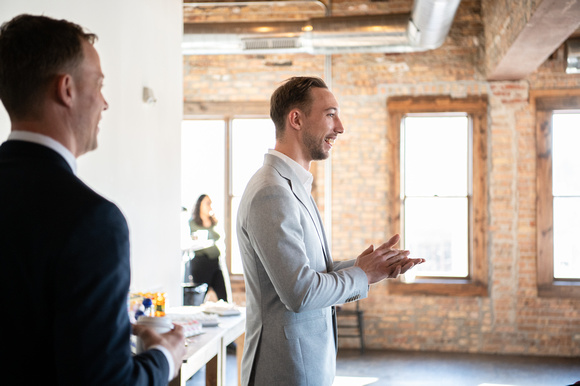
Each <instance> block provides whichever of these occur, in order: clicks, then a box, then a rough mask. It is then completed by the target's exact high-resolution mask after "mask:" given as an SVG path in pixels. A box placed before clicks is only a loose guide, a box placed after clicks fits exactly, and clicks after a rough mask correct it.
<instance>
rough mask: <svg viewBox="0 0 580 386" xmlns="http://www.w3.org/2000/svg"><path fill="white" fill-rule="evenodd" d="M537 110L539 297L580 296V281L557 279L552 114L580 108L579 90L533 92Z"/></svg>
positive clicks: (533, 104) (533, 102)
mask: <svg viewBox="0 0 580 386" xmlns="http://www.w3.org/2000/svg"><path fill="white" fill-rule="evenodd" d="M530 101H531V104H532V107H535V111H536V194H537V205H536V232H537V235H536V242H537V269H538V271H537V280H538V284H537V285H538V296H540V297H558V298H561V297H567V298H580V282H579V281H560V280H558V281H556V280H554V233H553V196H552V119H551V116H552V113H553V111H554V110H572V109H574V110H577V109H579V108H580V90H578V89H574V90H538V91H532V92H531V93H530Z"/></svg>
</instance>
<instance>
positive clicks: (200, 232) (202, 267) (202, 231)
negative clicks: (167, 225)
mask: <svg viewBox="0 0 580 386" xmlns="http://www.w3.org/2000/svg"><path fill="white" fill-rule="evenodd" d="M216 225H217V219H216V217H215V214H214V212H213V209H212V207H211V199H210V198H209V196H208V195H207V194H202V195H201V196H199V198H198V199H197V202H196V204H195V207H194V209H193V213H192V216H191V219H190V220H189V229H190V230H191V236H192V238H194V239H197V240H198V241H204V240H205V239H206V236H205V235H206V234H207V240H208V244H209V246H206V247H204V248H202V249H199V250H196V251H195V257H194V258H193V260H192V265H191V274H192V276H193V282H194V283H196V284H201V283H207V285H208V286H209V287H211V288H212V289H213V290H214V292H215V293H216V295H217V297H218V299H220V300H224V301H226V302H227V301H228V295H227V294H228V291H227V289H226V283H225V277H224V272H223V271H222V268H221V266H220V250H219V248H218V247H217V246H216V245H215V243H216V241H217V240H219V238H220V235H219V233H218V232H217V231H216V230H215V226H216ZM210 241H213V242H210Z"/></svg>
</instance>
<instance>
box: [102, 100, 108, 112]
mask: <svg viewBox="0 0 580 386" xmlns="http://www.w3.org/2000/svg"><path fill="white" fill-rule="evenodd" d="M103 102H104V103H103V111H105V110H108V109H109V104H108V103H107V100H106V99H105V98H103Z"/></svg>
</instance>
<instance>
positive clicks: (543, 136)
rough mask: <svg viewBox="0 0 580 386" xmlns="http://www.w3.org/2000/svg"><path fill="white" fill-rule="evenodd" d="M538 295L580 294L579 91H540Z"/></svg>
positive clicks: (536, 98)
mask: <svg viewBox="0 0 580 386" xmlns="http://www.w3.org/2000/svg"><path fill="white" fill-rule="evenodd" d="M532 100H534V102H535V104H536V139H537V180H536V181H537V182H536V186H537V194H538V201H537V202H538V205H537V208H536V210H537V242H538V248H537V250H538V294H539V295H540V296H545V297H554V296H555V297H564V296H566V297H580V244H579V243H578V241H577V238H578V234H580V220H579V219H578V213H580V181H579V180H578V174H579V173H580V154H579V153H578V149H577V144H578V141H580V91H578V90H573V91H551V90H545V91H538V92H534V93H533V95H532Z"/></svg>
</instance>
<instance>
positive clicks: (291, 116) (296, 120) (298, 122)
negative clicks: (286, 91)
mask: <svg viewBox="0 0 580 386" xmlns="http://www.w3.org/2000/svg"><path fill="white" fill-rule="evenodd" d="M288 123H289V124H290V127H292V128H293V129H295V130H301V129H302V111H300V110H299V109H292V110H290V112H289V113H288Z"/></svg>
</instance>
